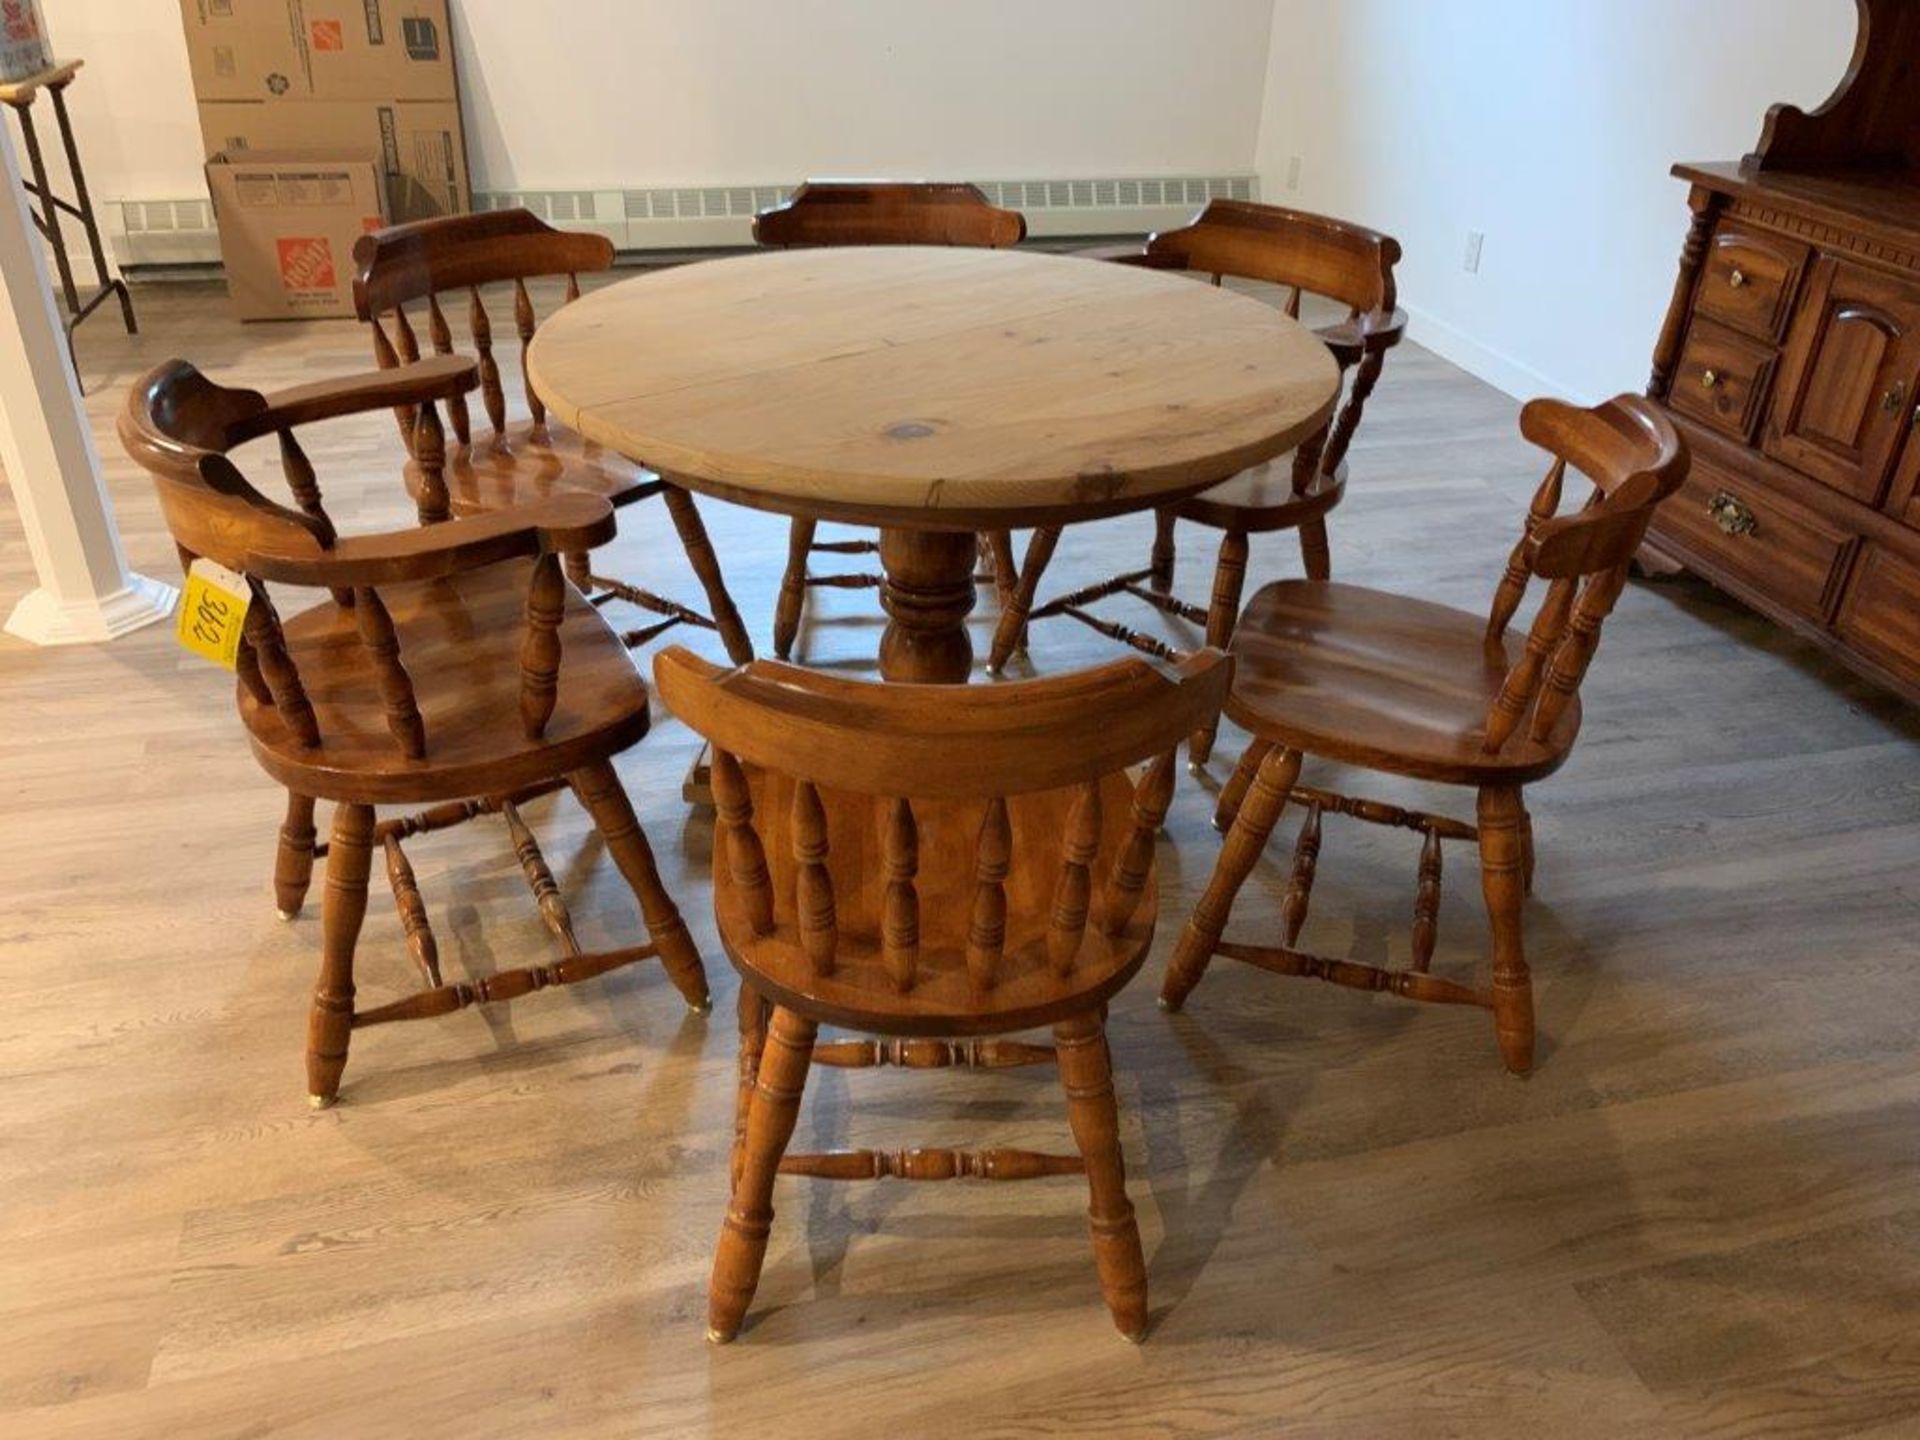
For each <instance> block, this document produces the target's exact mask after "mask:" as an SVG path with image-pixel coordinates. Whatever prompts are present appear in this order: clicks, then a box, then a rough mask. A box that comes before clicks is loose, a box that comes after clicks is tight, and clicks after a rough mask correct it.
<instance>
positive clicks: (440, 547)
mask: <svg viewBox="0 0 1920 1440" xmlns="http://www.w3.org/2000/svg"><path fill="white" fill-rule="evenodd" d="M613 535H614V519H613V506H612V505H610V504H609V503H608V502H607V500H606V498H605V497H604V496H601V495H589V494H587V493H586V492H585V491H572V492H569V493H567V494H562V495H552V496H549V497H548V498H546V499H545V500H541V501H538V502H536V503H534V504H531V505H516V506H514V507H513V508H511V509H508V510H496V511H494V512H493V513H492V514H490V515H478V516H475V517H473V518H472V519H467V520H446V521H442V522H441V523H440V524H438V525H422V526H420V527H419V528H418V529H414V530H395V531H392V532H390V533H388V534H385V535H354V536H349V537H348V538H347V539H344V540H341V541H339V542H338V543H336V544H335V545H334V546H333V548H332V549H322V548H320V546H319V545H318V544H317V543H316V544H314V545H313V547H312V548H311V549H304V548H303V549H301V550H299V551H294V550H293V549H291V548H289V549H285V550H282V549H278V548H274V549H262V550H252V551H249V552H248V553H247V556H246V559H245V563H244V564H243V565H242V567H241V568H242V569H244V570H245V571H246V572H247V573H248V574H250V575H255V576H258V577H259V578H260V579H262V580H274V581H279V582H281V583H283V584H289V585H327V586H332V587H335V588H341V587H346V586H353V585H393V584H400V583H404V582H406V581H409V580H438V579H443V578H444V577H446V576H449V575H458V574H461V573H462V572H464V571H468V570H479V569H483V568H484V567H486V566H488V565H495V564H498V563H499V562H500V561H502V560H511V559H516V558H519V557H521V556H527V555H542V554H567V553H571V552H576V551H584V550H591V549H593V548H595V547H596V546H599V545H604V544H606V543H607V541H609V540H611V539H612V538H613Z"/></svg>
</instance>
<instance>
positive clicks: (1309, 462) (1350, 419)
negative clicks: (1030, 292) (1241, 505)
mask: <svg viewBox="0 0 1920 1440" xmlns="http://www.w3.org/2000/svg"><path fill="white" fill-rule="evenodd" d="M1146 258H1147V261H1148V262H1149V263H1158V264H1163V265H1168V266H1172V267H1177V268H1180V269H1185V270H1194V271H1198V272H1199V273H1201V274H1203V275H1211V276H1212V277H1213V283H1214V284H1216V285H1218V284H1219V283H1220V281H1221V277H1223V276H1226V275H1233V276H1236V277H1238V278H1240V279H1243V280H1261V281H1265V282H1267V283H1269V284H1273V285H1280V286H1284V287H1285V288H1286V290H1287V297H1286V302H1285V303H1286V311H1287V314H1288V315H1289V316H1291V317H1292V318H1293V319H1295V320H1298V319H1299V318H1300V299H1301V296H1302V295H1318V296H1322V297H1324V298H1326V299H1328V300H1332V301H1334V302H1336V303H1337V304H1341V305H1344V306H1346V307H1347V322H1348V324H1347V327H1345V328H1346V329H1348V330H1350V331H1351V333H1352V336H1353V342H1352V343H1351V344H1342V345H1335V346H1333V351H1334V358H1335V360H1336V361H1337V362H1338V363H1339V365H1340V369H1341V372H1342V374H1343V375H1344V374H1345V372H1346V371H1347V370H1348V369H1349V368H1350V367H1352V366H1353V365H1354V364H1355V363H1356V362H1357V363H1358V367H1359V368H1358V369H1357V370H1356V371H1355V373H1354V376H1353V383H1352V384H1351V385H1350V386H1349V387H1348V390H1347V394H1346V398H1345V400H1344V401H1343V402H1342V404H1341V407H1340V410H1339V413H1338V414H1337V415H1336V416H1335V418H1334V421H1333V424H1332V425H1331V426H1330V427H1329V430H1328V433H1327V435H1326V437H1325V439H1324V440H1322V441H1320V442H1315V443H1309V444H1307V445H1303V446H1301V447H1300V450H1299V451H1298V452H1296V462H1297V463H1296V465H1295V470H1294V484H1295V488H1296V489H1303V490H1304V489H1305V488H1306V486H1307V485H1309V484H1310V483H1311V482H1312V479H1313V476H1314V475H1316V474H1319V473H1325V474H1333V473H1335V472H1336V471H1338V470H1339V468H1340V464H1341V462H1342V461H1344V460H1345V459H1346V456H1347V447H1348V446H1349V445H1350V444H1352V442H1353V437H1354V434H1355V432H1356V431H1358V430H1359V428H1360V418H1361V414H1362V412H1363V411H1364V410H1365V408H1366V403H1367V398H1368V396H1370V395H1371V394H1372V393H1373V387H1374V385H1375V383H1376V382H1377V381H1378V380H1379V378H1380V370H1381V367H1382V366H1383V364H1384V363H1385V360H1386V351H1387V349H1388V348H1389V347H1390V346H1391V345H1392V344H1394V343H1395V342H1397V341H1398V339H1399V335H1400V329H1399V317H1398V313H1397V306H1396V301H1397V298H1398V290H1397V287H1396V285H1395V282H1394V276H1393V269H1394V266H1396V265H1398V264H1399V263H1400V242H1399V241H1397V240H1395V239H1394V238H1393V237H1392V236H1389V235H1382V234H1381V233H1380V232H1379V231H1377V230H1369V229H1368V228H1367V227H1366V226H1364V225H1355V224H1353V223H1351V222H1350V221H1346V220H1336V219H1334V218H1332V217H1331V216H1327V215H1313V214H1309V213H1308V212H1307V211H1305V210H1288V209H1285V208H1283V207H1281V206H1278V205H1258V204H1255V203H1254V202H1252V201H1250V200H1212V201H1209V202H1208V204H1207V208H1206V209H1204V210H1202V211H1201V212H1200V213H1199V214H1198V215H1197V216H1195V217H1194V219H1193V222H1192V223H1191V224H1188V225H1183V226H1181V227H1180V228H1179V229H1178V230H1163V231H1161V232H1160V233H1159V234H1157V235H1154V236H1152V237H1151V238H1149V239H1148V241H1147V248H1146ZM1369 336H1371V337H1374V343H1367V337H1369Z"/></svg>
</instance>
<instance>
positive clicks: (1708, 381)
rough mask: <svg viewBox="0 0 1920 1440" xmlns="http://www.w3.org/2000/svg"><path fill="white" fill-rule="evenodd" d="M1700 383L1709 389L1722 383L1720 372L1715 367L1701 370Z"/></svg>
mask: <svg viewBox="0 0 1920 1440" xmlns="http://www.w3.org/2000/svg"><path fill="white" fill-rule="evenodd" d="M1700 383H1701V385H1703V386H1705V387H1706V388H1707V389H1709V390H1711V389H1713V387H1714V386H1716V385H1718V384H1719V383H1720V372H1719V371H1718V370H1714V369H1706V370H1702V371H1701V372H1700Z"/></svg>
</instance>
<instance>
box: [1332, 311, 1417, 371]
mask: <svg viewBox="0 0 1920 1440" xmlns="http://www.w3.org/2000/svg"><path fill="white" fill-rule="evenodd" d="M1406 329H1407V312H1406V311H1404V310H1395V311H1393V312H1391V313H1388V312H1386V311H1384V310H1370V311H1368V312H1367V313H1366V314H1364V315H1356V316H1355V317H1354V318H1352V319H1351V320H1342V321H1340V322H1339V323H1338V324H1337V325H1323V326H1321V327H1320V328H1319V329H1317V330H1315V331H1314V332H1313V333H1314V334H1316V335H1318V336H1319V337H1320V338H1321V339H1322V340H1324V341H1326V342H1327V348H1328V349H1329V350H1331V351H1333V357H1334V359H1335V360H1337V361H1339V362H1340V365H1341V367H1342V368H1345V367H1346V366H1348V365H1351V364H1353V363H1354V362H1355V361H1357V360H1359V358H1360V357H1361V356H1362V355H1363V354H1366V353H1369V352H1377V351H1382V350H1391V349H1392V348H1393V347H1394V346H1396V345H1398V344H1399V343H1400V337H1401V336H1402V335H1404V334H1405V333H1406Z"/></svg>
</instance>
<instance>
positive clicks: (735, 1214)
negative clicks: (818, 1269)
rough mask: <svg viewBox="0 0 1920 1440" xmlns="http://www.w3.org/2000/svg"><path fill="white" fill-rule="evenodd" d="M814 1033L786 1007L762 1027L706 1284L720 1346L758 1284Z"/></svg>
mask: <svg viewBox="0 0 1920 1440" xmlns="http://www.w3.org/2000/svg"><path fill="white" fill-rule="evenodd" d="M818 1031H819V1027H818V1026H817V1025H815V1024H814V1022H813V1021H811V1020H808V1019H806V1018H804V1017H802V1016H799V1015H796V1014H794V1013H793V1012H792V1011H791V1010H788V1009H786V1008H785V1007H775V1009H774V1012H773V1020H772V1023H771V1024H770V1025H769V1026H768V1027H767V1040H766V1053H765V1055H764V1056H762V1058H761V1061H760V1072H759V1075H758V1077H757V1078H756V1080H755V1083H754V1093H753V1098H752V1100H751V1102H750V1103H749V1104H748V1107H747V1136H746V1145H745V1153H744V1154H743V1155H742V1157H741V1162H740V1175H739V1178H738V1179H737V1180H736V1181H735V1182H734V1185H733V1195H732V1197H731V1199H730V1200H729V1201H728V1203H727V1218H726V1219H725V1220H724V1221H722V1222H721V1226H720V1244H719V1247H718V1248H717V1249H716V1250H715V1251H714V1256H713V1279H712V1281H711V1282H710V1284H709V1285H708V1288H707V1339H709V1340H711V1341H713V1342H715V1343H716V1344H721V1345H724V1344H726V1342H727V1341H729V1340H731V1339H733V1337H734V1336H735V1335H737V1334H738V1333H739V1331H740V1322H741V1320H742V1319H744V1318H745V1317H746V1313H747V1306H749V1305H750V1304H752V1303H753V1292H754V1291H755V1289H757V1288H758V1287H759V1284H760V1267H761V1265H762V1264H764V1263H765V1261H766V1258H767V1236H768V1235H769V1234H770V1233H771V1232H772V1229H773V1181H774V1177H775V1176H776V1175H777V1174H778V1173H779V1170H780V1157H781V1156H782V1155H784V1154H786V1150H787V1142H788V1141H789V1140H791V1139H792V1138H793V1126H794V1121H795V1120H796V1119H797V1118H798V1117H799V1114H800V1094H801V1092H802V1091H803V1090H804V1089H805V1088H806V1084H807V1067H808V1065H809V1064H810V1063H811V1062H812V1059H813V1040H814V1036H815V1035H816V1034H817V1033H818Z"/></svg>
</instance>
